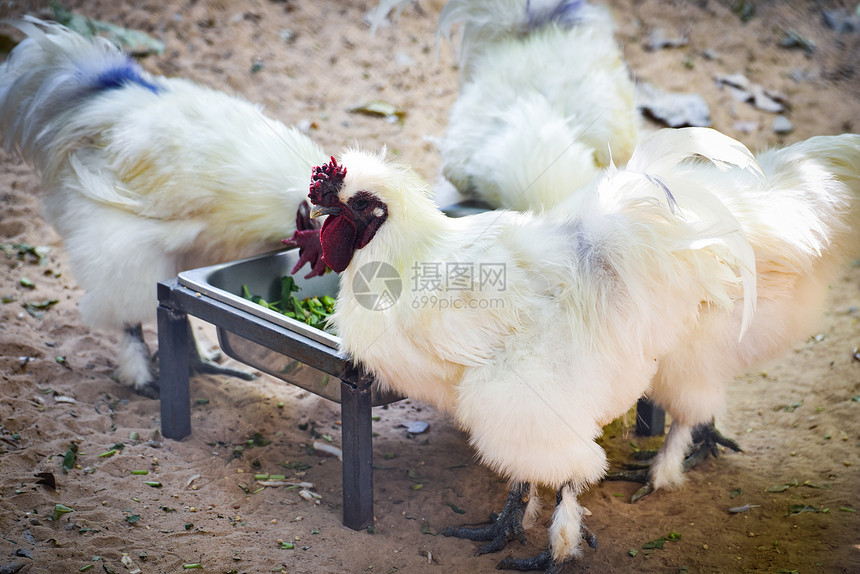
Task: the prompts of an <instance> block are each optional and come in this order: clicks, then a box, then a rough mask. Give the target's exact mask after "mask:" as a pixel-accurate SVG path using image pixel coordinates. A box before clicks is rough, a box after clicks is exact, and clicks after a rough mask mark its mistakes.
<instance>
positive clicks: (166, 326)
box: [157, 305, 193, 440]
mask: <svg viewBox="0 0 860 574" xmlns="http://www.w3.org/2000/svg"><path fill="white" fill-rule="evenodd" d="M157 314H158V362H159V393H160V399H161V434H162V435H164V436H165V437H166V438H172V439H175V440H180V439H182V438H185V437H187V436H188V435H190V434H191V391H190V388H189V380H188V373H189V364H188V363H189V356H190V350H191V345H192V344H193V341H191V337H190V331H189V329H188V315H186V314H185V313H182V312H180V311H175V310H173V309H171V308H169V307H165V306H164V305H159V306H158V311H157Z"/></svg>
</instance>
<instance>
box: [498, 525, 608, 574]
mask: <svg viewBox="0 0 860 574" xmlns="http://www.w3.org/2000/svg"><path fill="white" fill-rule="evenodd" d="M580 529H581V533H582V539H583V540H585V543H586V544H588V545H589V546H591V547H592V548H597V536H595V535H594V533H593V532H592V531H591V530H589V529H588V527H587V526H585V525H584V524H583V525H582V526H581V527H580ZM572 560H573V557H571V556H568V557H567V558H564V559H563V560H561V561H560V562H556V561H555V560H553V558H552V552H551V551H550V550H549V549H546V550H544V551H543V552H541V553H540V554H538V555H537V556H534V557H532V558H505V559H504V560H502V561H501V562H499V563H498V564H497V565H496V568H497V569H499V570H519V571H520V572H529V571H532V570H543V571H544V574H558V573H559V572H561V571H562V569H563V568H564V566H565V564H567V563H568V562H571V561H572Z"/></svg>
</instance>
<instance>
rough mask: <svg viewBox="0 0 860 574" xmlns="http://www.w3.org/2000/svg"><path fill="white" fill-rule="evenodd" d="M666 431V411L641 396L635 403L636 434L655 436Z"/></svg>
mask: <svg viewBox="0 0 860 574" xmlns="http://www.w3.org/2000/svg"><path fill="white" fill-rule="evenodd" d="M664 432H666V413H665V412H664V411H663V409H661V408H660V407H658V406H657V405H655V404H654V403H652V402H651V401H650V400H648V399H645V398H642V399H639V402H638V403H637V404H636V434H637V435H638V436H657V435H661V434H663V433H664Z"/></svg>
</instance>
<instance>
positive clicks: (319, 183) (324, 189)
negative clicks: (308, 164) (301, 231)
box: [308, 156, 346, 207]
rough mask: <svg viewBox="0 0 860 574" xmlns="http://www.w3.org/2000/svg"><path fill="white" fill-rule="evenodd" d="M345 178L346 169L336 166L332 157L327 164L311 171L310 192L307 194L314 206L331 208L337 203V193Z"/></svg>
mask: <svg viewBox="0 0 860 574" xmlns="http://www.w3.org/2000/svg"><path fill="white" fill-rule="evenodd" d="M344 177H346V168H345V167H343V166H342V165H337V160H336V159H334V157H333V156H332V158H331V161H330V162H329V163H327V164H324V165H320V166H317V167H315V168H314V169H313V175H312V176H311V190H310V193H309V194H308V197H309V198H310V200H311V202H312V203H313V204H314V205H321V206H323V207H332V206H334V205H337V204H338V203H339V200H338V199H337V193H338V191H340V186H342V185H343V178H344Z"/></svg>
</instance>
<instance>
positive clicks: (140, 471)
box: [131, 470, 149, 476]
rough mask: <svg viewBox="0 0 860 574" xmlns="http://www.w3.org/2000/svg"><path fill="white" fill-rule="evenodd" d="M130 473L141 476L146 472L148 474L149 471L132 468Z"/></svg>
mask: <svg viewBox="0 0 860 574" xmlns="http://www.w3.org/2000/svg"><path fill="white" fill-rule="evenodd" d="M131 473H132V474H137V475H141V476H146V475H147V474H149V471H148V470H133V471H131Z"/></svg>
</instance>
